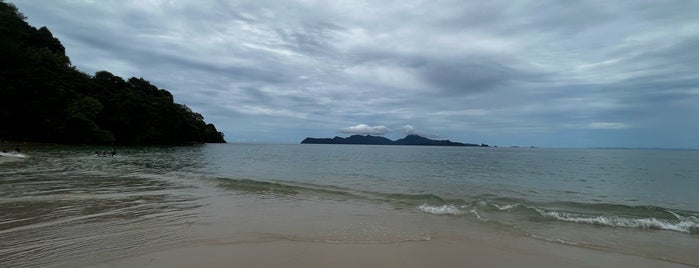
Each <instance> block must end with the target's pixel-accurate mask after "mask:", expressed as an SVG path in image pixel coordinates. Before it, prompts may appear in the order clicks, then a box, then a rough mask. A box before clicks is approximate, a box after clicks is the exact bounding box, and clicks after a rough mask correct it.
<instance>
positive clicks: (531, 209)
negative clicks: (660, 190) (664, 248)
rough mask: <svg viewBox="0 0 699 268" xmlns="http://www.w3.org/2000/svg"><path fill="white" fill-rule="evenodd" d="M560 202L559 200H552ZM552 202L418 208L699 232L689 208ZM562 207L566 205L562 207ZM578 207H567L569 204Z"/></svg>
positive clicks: (487, 218) (444, 212)
mask: <svg viewBox="0 0 699 268" xmlns="http://www.w3.org/2000/svg"><path fill="white" fill-rule="evenodd" d="M553 204H559V205H560V203H553ZM551 205H552V204H525V202H522V201H519V202H509V203H503V202H501V201H500V202H498V201H494V200H490V199H477V200H474V201H472V202H467V203H466V204H465V205H461V206H457V205H455V204H446V205H440V206H431V205H428V204H422V205H420V206H418V207H417V209H418V210H420V211H422V212H426V213H430V214H435V215H456V216H460V215H473V216H474V217H476V218H477V219H479V220H482V221H498V219H500V218H502V217H499V215H502V214H508V216H510V217H516V218H518V219H519V220H523V221H545V220H556V221H561V222H569V223H576V224H590V225H598V226H608V227H619V228H632V229H647V230H668V231H676V232H682V233H687V234H691V235H699V215H697V213H695V212H691V211H681V210H672V209H666V208H662V207H655V206H626V205H619V204H585V203H573V202H566V203H565V205H566V206H559V207H554V208H551V207H550V206H551ZM563 207H565V208H563ZM572 207H574V208H578V211H569V210H568V209H570V208H572Z"/></svg>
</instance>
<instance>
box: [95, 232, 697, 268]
mask: <svg viewBox="0 0 699 268" xmlns="http://www.w3.org/2000/svg"><path fill="white" fill-rule="evenodd" d="M88 266H92V267H105V268H106V267H690V266H685V265H682V264H677V263H671V262H664V261H660V260H653V259H647V258H643V257H639V256H632V255H624V254H617V253H609V252H602V251H596V250H591V249H585V248H580V247H571V246H563V245H558V244H553V243H547V242H542V241H536V240H533V239H527V238H503V237H499V238H495V239H493V240H473V239H469V238H464V237H450V238H439V239H433V240H431V241H422V242H403V243H394V244H332V243H317V242H300V241H288V240H286V241H284V240H275V241H257V242H251V241H210V242H206V243H202V244H200V245H190V246H184V247H180V248H173V249H169V250H164V251H159V252H152V253H147V254H143V255H136V256H132V257H130V258H126V259H119V260H112V261H108V262H104V263H98V264H90V265H88Z"/></svg>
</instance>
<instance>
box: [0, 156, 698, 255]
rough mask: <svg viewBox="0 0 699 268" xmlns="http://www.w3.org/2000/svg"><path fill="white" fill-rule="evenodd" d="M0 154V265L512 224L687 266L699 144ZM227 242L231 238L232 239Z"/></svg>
mask: <svg viewBox="0 0 699 268" xmlns="http://www.w3.org/2000/svg"><path fill="white" fill-rule="evenodd" d="M112 149H113V148H111V147H109V148H107V147H91V146H46V147H41V146H39V147H31V148H25V150H24V151H25V153H26V154H27V155H28V156H29V157H27V158H24V159H12V160H9V161H8V159H7V158H6V159H0V263H3V264H4V265H7V267H45V266H71V265H81V266H83V265H89V264H93V263H91V262H94V263H99V262H100V261H102V260H108V259H114V258H121V257H125V256H129V255H133V254H138V253H140V252H144V251H155V250H159V249H163V248H167V247H175V246H177V245H182V244H192V243H200V242H201V241H206V240H207V239H221V237H223V238H224V239H229V240H236V239H237V240H245V239H248V240H265V239H280V238H283V239H292V240H305V241H321V242H332V243H398V242H402V241H420V240H429V239H435V237H438V236H440V235H442V236H444V235H448V234H450V233H459V232H473V230H474V228H476V229H477V230H479V232H481V231H483V232H486V233H487V232H499V233H502V232H504V233H510V234H512V235H513V236H523V237H531V238H532V239H541V240H546V241H550V242H551V243H559V244H562V245H567V246H579V247H587V248H593V249H596V250H605V251H613V252H620V253H626V254H634V255H640V256H645V257H649V258H657V259H665V260H669V261H673V262H678V263H684V264H689V265H692V266H699V256H697V255H699V254H696V252H699V151H692V150H617V149H541V148H471V147H421V146H362V145H253V144H217V145H213V144H212V145H202V146H186V147H117V148H116V150H117V155H116V156H114V157H112V156H102V153H103V152H107V151H111V150H112ZM237 240H236V241H237Z"/></svg>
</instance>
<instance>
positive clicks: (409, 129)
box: [400, 125, 415, 135]
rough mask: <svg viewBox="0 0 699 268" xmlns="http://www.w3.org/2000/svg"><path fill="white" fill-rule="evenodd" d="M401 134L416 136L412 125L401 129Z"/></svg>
mask: <svg viewBox="0 0 699 268" xmlns="http://www.w3.org/2000/svg"><path fill="white" fill-rule="evenodd" d="M400 132H401V133H403V134H405V135H414V134H415V128H414V127H413V126H411V125H405V126H403V127H402V128H401V129H400Z"/></svg>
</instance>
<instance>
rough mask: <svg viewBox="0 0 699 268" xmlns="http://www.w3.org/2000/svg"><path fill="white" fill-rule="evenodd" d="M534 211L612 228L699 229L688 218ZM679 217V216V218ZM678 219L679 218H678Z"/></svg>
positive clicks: (696, 224)
mask: <svg viewBox="0 0 699 268" xmlns="http://www.w3.org/2000/svg"><path fill="white" fill-rule="evenodd" d="M536 211H537V212H538V213H539V214H541V215H543V216H544V217H550V218H554V219H557V220H561V221H567V222H575V223H586V224H596V225H605V226H612V227H626V228H640V229H659V230H671V231H677V232H683V233H691V229H692V228H697V227H699V223H697V222H694V221H691V220H690V219H688V218H684V217H683V218H684V219H681V220H680V221H679V222H676V223H673V222H669V221H666V220H662V219H657V218H624V217H619V216H589V215H582V214H575V213H568V212H560V211H546V210H543V209H536ZM676 216H679V215H676ZM680 217H681V216H680ZM678 218H679V217H678Z"/></svg>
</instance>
